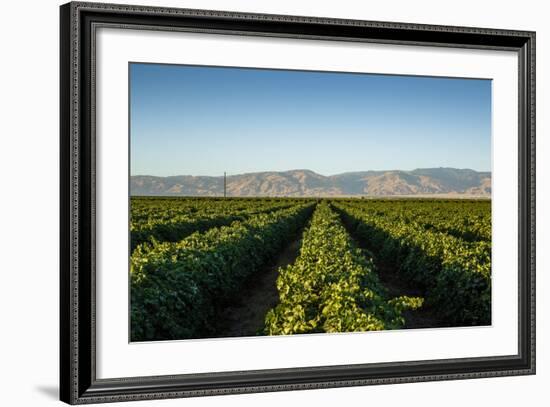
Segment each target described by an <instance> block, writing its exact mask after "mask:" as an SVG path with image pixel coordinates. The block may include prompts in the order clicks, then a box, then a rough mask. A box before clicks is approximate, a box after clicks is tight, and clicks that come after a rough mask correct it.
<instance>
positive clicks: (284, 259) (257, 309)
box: [217, 238, 301, 337]
mask: <svg viewBox="0 0 550 407" xmlns="http://www.w3.org/2000/svg"><path fill="white" fill-rule="evenodd" d="M300 243H301V242H300V239H299V238H296V239H295V240H293V241H292V242H290V243H289V244H288V246H287V247H286V248H285V249H284V250H283V251H282V252H281V253H280V254H279V256H278V257H277V259H276V260H275V262H274V263H273V264H271V265H269V266H267V267H266V268H265V269H264V270H262V271H261V272H259V273H257V274H256V275H255V276H253V278H252V279H251V280H249V281H248V282H247V284H246V286H245V287H244V289H243V291H242V295H241V298H240V300H239V301H238V302H236V303H234V304H230V305H229V306H227V307H226V308H225V309H224V310H223V312H222V315H221V320H222V321H224V322H225V323H224V327H223V328H222V329H221V330H220V332H219V335H217V336H219V337H233V336H255V335H260V334H261V331H262V329H263V327H264V319H265V315H266V313H267V312H268V311H269V310H270V309H271V308H273V307H275V306H276V305H277V303H278V302H279V293H278V291H277V286H276V281H277V277H278V276H279V272H278V271H279V268H280V267H285V266H287V265H289V264H292V263H294V261H295V260H296V258H297V257H298V254H299V251H300Z"/></svg>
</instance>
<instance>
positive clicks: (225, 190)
mask: <svg viewBox="0 0 550 407" xmlns="http://www.w3.org/2000/svg"><path fill="white" fill-rule="evenodd" d="M223 197H224V198H226V197H227V176H226V173H225V171H224V172H223Z"/></svg>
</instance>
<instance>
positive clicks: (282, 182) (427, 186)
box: [130, 167, 491, 197]
mask: <svg viewBox="0 0 550 407" xmlns="http://www.w3.org/2000/svg"><path fill="white" fill-rule="evenodd" d="M225 181H226V182H225V186H226V193H227V196H228V197H232V196H234V197H240V196H242V197H246V196H248V197H253V196H258V197H262V196H265V197H276V196H288V197H336V196H426V195H428V196H429V195H450V196H453V195H456V196H471V197H490V196H491V172H489V171H475V170H471V169H458V168H449V167H439V168H419V169H415V170H411V171H404V170H390V171H376V170H368V171H355V172H346V173H342V174H336V175H330V176H325V175H321V174H318V173H316V172H314V171H311V170H307V169H299V170H288V171H262V172H252V173H243V174H235V175H227V178H226V180H225ZM130 194H131V195H145V196H148V195H151V196H159V195H167V196H223V194H224V175H223V173H222V174H221V175H220V176H203V175H198V176H193V175H174V176H166V177H159V176H151V175H133V176H131V177H130Z"/></svg>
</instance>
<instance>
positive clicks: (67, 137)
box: [60, 2, 535, 404]
mask: <svg viewBox="0 0 550 407" xmlns="http://www.w3.org/2000/svg"><path fill="white" fill-rule="evenodd" d="M60 23H61V30H60V34H61V35H60V103H61V105H60V149H61V152H60V154H61V165H60V185H61V195H60V215H61V224H60V233H61V241H60V295H61V298H60V398H61V400H62V401H64V402H67V403H70V404H83V403H99V402H116V401H125V400H143V399H162V398H175V397H189V396H205V395H220V394H232V393H250V392H267V391H280V390H297V389H317V388H328V387H341V386H358V385H371V384H388V383H404V382H416V381H430V380H451V379H469V378H477V377H493V376H509V375H527V374H534V373H535V33H534V32H527V31H512V30H501V29H484V28H471V27H452V26H434V25H418V24H404V23H392V22H377V21H356V20H342V19H331V18H314V17H297V16H285V15H263V14H248V13H235V12H225V11H207V10H189V9H174V8H157V7H144V6H130V5H115V4H97V3H82V2H72V3H68V4H65V5H62V6H61V7H60ZM101 25H115V26H119V27H120V26H124V27H126V28H128V29H148V30H151V29H156V30H185V31H200V32H214V33H225V34H239V35H253V36H267V37H269V36H274V37H287V38H306V39H307V38H309V39H325V40H333V41H359V42H375V43H388V44H406V45H417V46H426V45H429V46H442V47H456V48H472V49H486V50H512V51H515V52H517V53H518V56H519V58H518V59H519V70H518V71H519V105H518V112H519V139H518V143H519V168H518V180H519V191H518V199H519V225H518V226H519V236H518V245H519V246H518V247H519V253H518V254H519V264H518V276H519V286H518V298H519V327H518V329H519V330H518V332H519V338H518V339H519V352H518V354H515V355H508V356H499V357H476V358H466V359H445V360H421V361H414V362H388V363H375V364H357V365H346V366H343V365H342V366H340V365H339V366H325V367H304V368H288V369H275V370H273V369H270V370H255V371H240V372H230V373H215V372H212V373H204V374H186V375H176V376H174V375H171V376H149V377H131V378H116V379H115V378H113V379H97V378H96V344H95V298H96V292H95V258H94V255H95V195H94V194H95V160H96V156H95V133H94V132H95V123H94V120H95V119H94V112H95V99H94V96H95V95H94V86H95V72H94V51H95V50H94V47H93V36H94V33H95V28H96V27H98V26H101Z"/></svg>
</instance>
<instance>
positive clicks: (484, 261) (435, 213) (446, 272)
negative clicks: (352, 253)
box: [334, 201, 491, 325]
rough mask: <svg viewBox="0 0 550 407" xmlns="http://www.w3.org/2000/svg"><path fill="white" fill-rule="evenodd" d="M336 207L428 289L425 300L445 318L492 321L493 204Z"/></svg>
mask: <svg viewBox="0 0 550 407" xmlns="http://www.w3.org/2000/svg"><path fill="white" fill-rule="evenodd" d="M334 205H335V207H336V208H337V210H338V212H339V213H340V214H341V215H342V217H343V219H344V220H345V221H346V223H348V224H349V225H351V227H353V228H354V230H355V233H356V234H357V236H359V238H360V239H362V240H363V241H364V242H366V243H367V245H368V246H369V248H370V249H371V250H373V251H376V252H377V253H378V255H379V256H380V258H381V259H382V260H383V261H385V262H388V263H390V264H393V265H394V266H395V267H397V268H398V270H399V273H400V274H401V276H403V277H404V278H406V279H408V280H409V281H411V282H413V283H414V284H417V285H419V286H421V287H423V288H424V290H425V291H426V296H427V301H428V302H429V303H430V304H431V305H433V306H434V308H435V309H436V310H437V312H438V313H439V315H440V316H441V317H442V318H443V319H444V320H445V321H447V322H448V323H450V324H463V325H480V324H489V323H490V322H491V241H490V226H489V229H488V230H487V227H488V226H487V225H490V203H488V202H472V201H465V202H460V201H459V202H456V201H455V202H453V201H450V202H445V201H443V202H434V201H372V202H368V201H367V202H364V203H356V202H346V201H340V202H336V203H334ZM461 217H462V219H461ZM476 222H477V223H476ZM451 231H452V233H451ZM468 236H470V237H472V236H475V238H472V239H467V237H468Z"/></svg>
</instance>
